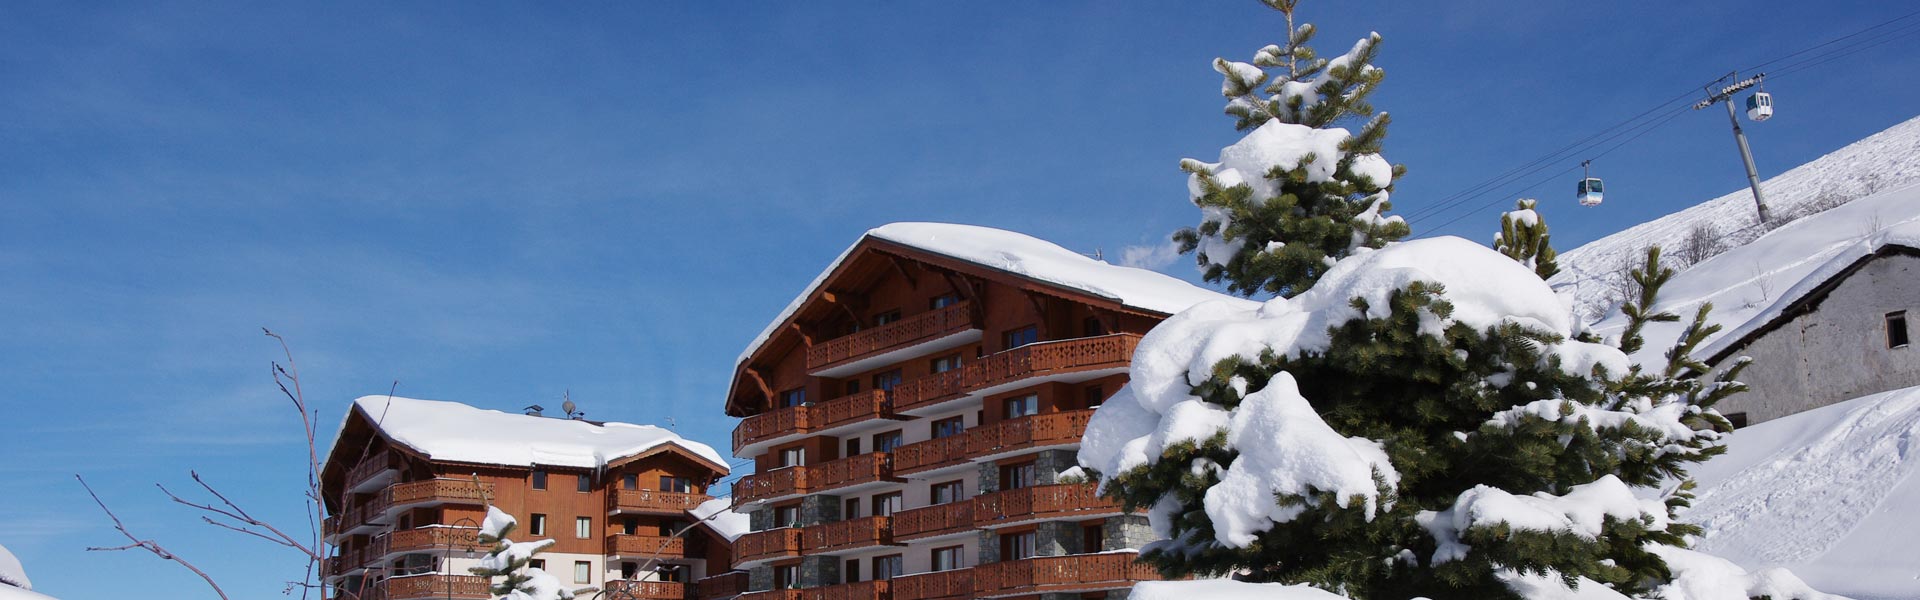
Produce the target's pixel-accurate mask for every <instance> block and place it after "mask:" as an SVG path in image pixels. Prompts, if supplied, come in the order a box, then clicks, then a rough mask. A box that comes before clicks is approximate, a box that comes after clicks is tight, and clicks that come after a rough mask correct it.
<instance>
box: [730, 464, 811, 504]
mask: <svg viewBox="0 0 1920 600" xmlns="http://www.w3.org/2000/svg"><path fill="white" fill-rule="evenodd" d="M813 469H814V468H813V467H781V468H778V469H774V470H772V471H767V472H765V473H754V474H752V475H748V476H746V477H741V478H740V480H739V481H736V482H734V483H733V506H734V508H739V507H741V506H744V505H746V504H747V503H749V502H755V501H759V500H766V499H770V498H779V497H781V496H793V495H798V494H805V493H808V492H811V491H813V489H814V486H813V478H814V475H813Z"/></svg>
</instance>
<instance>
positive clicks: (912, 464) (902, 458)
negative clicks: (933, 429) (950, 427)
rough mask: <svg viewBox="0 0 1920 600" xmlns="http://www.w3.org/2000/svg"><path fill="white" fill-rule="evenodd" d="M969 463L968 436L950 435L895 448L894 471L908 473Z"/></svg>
mask: <svg viewBox="0 0 1920 600" xmlns="http://www.w3.org/2000/svg"><path fill="white" fill-rule="evenodd" d="M966 463H967V436H966V434H964V433H962V434H960V435H950V436H947V437H943V438H934V439H931V440H927V441H924V442H914V443H911V444H907V445H904V446H900V447H898V448H894V449H893V473H894V474H895V475H907V474H910V473H919V472H921V471H931V470H934V469H939V468H944V467H951V466H955V465H962V464H966Z"/></svg>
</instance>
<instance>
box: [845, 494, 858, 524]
mask: <svg viewBox="0 0 1920 600" xmlns="http://www.w3.org/2000/svg"><path fill="white" fill-rule="evenodd" d="M858 518H860V499H859V498H848V499H847V501H846V502H845V505H844V506H843V507H842V508H841V512H840V520H842V521H846V520H851V519H858Z"/></svg>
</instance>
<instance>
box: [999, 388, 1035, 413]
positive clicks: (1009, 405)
mask: <svg viewBox="0 0 1920 600" xmlns="http://www.w3.org/2000/svg"><path fill="white" fill-rule="evenodd" d="M1001 402H1002V403H1003V405H1004V406H1005V407H1006V409H1007V410H1006V415H1007V417H1006V418H1009V419H1017V418H1020V417H1025V416H1028V415H1032V414H1035V413H1038V412H1040V396H1038V395H1035V394H1027V395H1025V396H1016V397H1013V398H1008V399H1006V400H1002V401H1001Z"/></svg>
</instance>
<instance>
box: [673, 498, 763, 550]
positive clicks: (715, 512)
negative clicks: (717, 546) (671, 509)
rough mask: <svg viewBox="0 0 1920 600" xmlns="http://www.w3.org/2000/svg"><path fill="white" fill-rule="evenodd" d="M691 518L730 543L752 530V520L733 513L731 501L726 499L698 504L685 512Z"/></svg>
mask: <svg viewBox="0 0 1920 600" xmlns="http://www.w3.org/2000/svg"><path fill="white" fill-rule="evenodd" d="M687 512H689V513H692V514H693V518H695V519H700V520H701V521H704V522H706V524H707V526H708V527H712V528H713V531H714V532H715V533H718V534H720V536H721V537H724V538H727V541H729V542H731V541H734V540H738V539H740V536H743V535H746V534H747V532H748V531H752V530H753V519H752V518H751V517H748V516H747V515H744V514H741V513H737V512H733V501H731V500H728V499H726V498H714V499H712V500H708V501H706V502H702V503H700V505H699V506H695V507H693V509H692V510H689V511H687Z"/></svg>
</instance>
